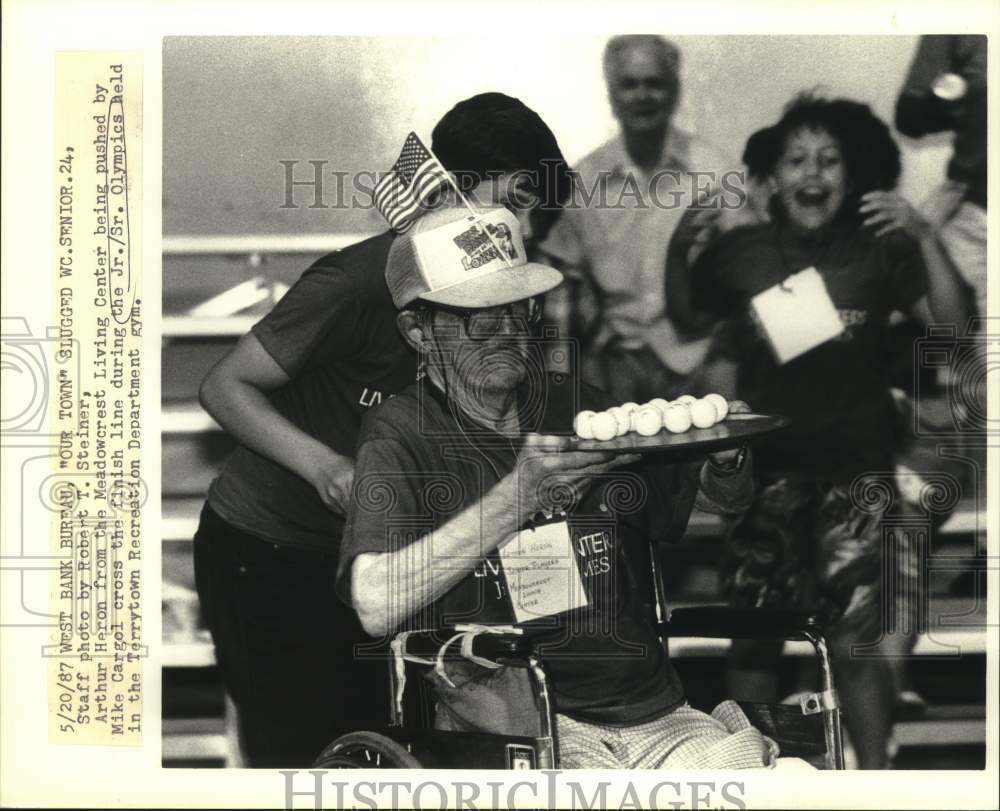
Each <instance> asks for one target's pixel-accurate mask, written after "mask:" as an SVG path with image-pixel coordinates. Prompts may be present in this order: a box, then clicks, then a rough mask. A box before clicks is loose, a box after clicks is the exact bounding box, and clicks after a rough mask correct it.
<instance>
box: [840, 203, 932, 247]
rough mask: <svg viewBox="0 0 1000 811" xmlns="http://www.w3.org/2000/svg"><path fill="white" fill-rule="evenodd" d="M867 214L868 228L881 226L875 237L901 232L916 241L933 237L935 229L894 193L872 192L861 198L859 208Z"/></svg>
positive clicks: (866, 222)
mask: <svg viewBox="0 0 1000 811" xmlns="http://www.w3.org/2000/svg"><path fill="white" fill-rule="evenodd" d="M858 211H860V212H861V213H862V214H867V215H868V217H867V218H866V219H865V225H866V226H871V227H875V226H881V227H880V228H879V229H878V230H877V231H876V232H875V236H877V237H881V236H884V235H885V234H888V233H891V232H892V231H897V230H901V231H904V232H905V233H907V234H909V235H910V236H911V237H913V238H914V239H916V240H922V239H925V238H926V237H929V236H932V235H933V232H934V229H933V228H932V227H931V224H930V223H929V222H927V220H925V219H924V218H923V217H922V216H920V213H919V212H918V211H917V210H916V209H915V208H914V207H913V206H911V205H910V204H909V202H908V201H907V200H906V198H904V197H903V196H902V195H900V194H897V193H896V192H894V191H870V192H868V194H866V195H864V196H863V197H862V198H861V206H860V207H859V208H858Z"/></svg>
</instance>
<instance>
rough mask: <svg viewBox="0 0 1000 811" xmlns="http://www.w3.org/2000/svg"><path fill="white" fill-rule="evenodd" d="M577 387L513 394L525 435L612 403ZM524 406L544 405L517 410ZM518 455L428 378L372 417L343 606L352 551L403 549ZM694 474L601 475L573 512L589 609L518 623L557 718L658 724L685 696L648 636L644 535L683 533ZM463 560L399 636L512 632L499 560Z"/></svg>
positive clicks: (665, 470) (346, 549) (361, 453)
mask: <svg viewBox="0 0 1000 811" xmlns="http://www.w3.org/2000/svg"><path fill="white" fill-rule="evenodd" d="M574 386H575V384H574V383H573V382H572V381H571V380H568V379H566V378H565V376H564V377H562V378H559V377H557V376H553V377H550V378H549V383H548V387H547V390H546V392H545V394H546V396H545V397H544V398H525V397H522V398H521V400H520V402H521V404H522V408H521V427H522V430H524V431H535V432H539V433H563V434H565V433H569V432H570V431H571V430H572V418H573V414H575V413H576V411H577V410H579V409H580V408H593V409H600V408H604V407H606V406H607V405H608V402H607V400H606V398H605V397H604V396H603V395H601V394H599V393H598V392H596V390H592V389H589V388H584V389H583V390H582V391H580V393H579V397H578V396H577V394H576V389H575V388H574ZM532 401H533V402H534V405H538V404H539V403H541V404H542V405H541V407H540V408H532V407H531V406H530V405H529V406H527V407H526V405H525V404H526V403H527V404H531V403H532ZM519 446H520V441H519V440H516V439H513V440H512V439H508V438H506V437H504V436H502V435H500V434H497V433H494V432H492V431H489V430H487V429H485V428H482V427H479V426H474V425H473V424H471V423H469V422H467V421H466V420H464V419H463V418H462V417H461V416H460V415H456V413H455V412H454V410H453V409H452V408H451V407H450V406H449V404H448V401H447V400H445V398H444V397H443V395H441V394H440V392H439V391H438V390H437V389H436V388H435V386H434V385H433V384H430V383H428V382H423V383H419V384H415V385H414V386H412V387H409V388H407V389H406V390H404V391H403V392H401V393H400V394H399V395H398V396H396V397H395V398H393V399H392V400H390V401H389V402H387V403H385V404H383V405H382V406H381V407H380V408H378V409H374V410H373V411H372V412H371V413H370V414H369V415H368V416H367V417H366V419H365V423H364V426H363V428H362V439H361V444H360V446H359V449H358V458H357V470H356V478H355V483H356V490H355V501H354V502H353V503H352V506H351V511H350V514H349V518H348V526H347V529H346V531H345V533H344V543H343V550H342V554H341V562H340V572H339V574H338V582H337V588H338V593H339V594H340V595H341V597H342V598H344V599H345V600H348V601H349V600H350V597H351V595H350V575H349V573H350V569H351V565H352V563H353V561H354V558H355V557H356V556H357V555H359V554H361V553H364V552H387V551H395V550H398V549H403V548H405V547H407V546H408V545H409V544H411V543H413V542H414V541H415V540H417V539H418V538H420V537H421V536H423V535H425V534H426V533H427V532H429V531H431V530H433V529H434V528H436V527H438V526H441V525H443V524H444V523H446V522H447V521H448V520H449V518H451V517H452V516H454V515H455V514H457V513H459V512H461V511H463V510H464V509H465V508H467V507H469V506H470V505H473V504H474V503H475V502H477V501H478V500H479V499H480V498H481V497H482V496H483V495H484V494H486V493H487V492H488V491H489V490H490V489H492V488H493V487H494V486H495V485H496V484H497V483H498V482H499V481H500V480H501V479H502V478H503V477H504V476H506V475H507V474H508V473H509V472H510V471H511V470H512V469H513V466H514V464H515V458H516V454H517V451H518V449H519ZM700 469H701V464H700V463H689V464H686V465H669V464H663V463H657V464H653V463H646V464H644V465H643V466H642V467H630V468H629V469H627V470H616V471H613V472H611V473H609V474H606V475H604V476H602V477H599V478H598V479H597V480H596V481H595V483H594V485H593V486H592V487H591V488H590V489H589V490H588V491H587V493H586V495H585V496H584V497H583V498H582V499H581V500H580V501H579V502H578V503H577V504H576V505H575V506H574V507H573V508H572V509H571V510H570V515H569V517H568V531H569V537H570V544H571V549H572V557H573V558H574V561H575V564H576V566H577V568H578V571H579V574H580V578H581V581H582V584H583V588H584V590H585V592H586V595H587V605H586V606H584V607H581V608H577V609H574V610H572V611H568V612H563V613H556V614H553V615H551V616H549V617H546V618H542V619H530V620H527V621H525V622H523V623H521V627H523V628H525V630H526V631H527V632H528V633H531V634H536V635H537V638H538V641H539V642H540V643H541V644H542V655H543V659H544V660H545V661H546V663H547V666H548V672H549V676H550V679H551V682H552V688H553V692H554V695H555V702H556V707H557V709H558V711H559V712H562V713H565V714H568V715H570V716H574V717H578V718H580V719H583V720H589V721H592V722H595V723H606V724H632V723H639V722H641V721H644V720H649V719H652V718H655V717H658V716H660V715H662V714H664V713H666V712H668V711H669V710H670V709H671V708H673V707H674V706H676V705H677V704H678V703H679V702H680V701H681V700H682V697H683V693H682V688H681V684H680V682H679V680H678V678H677V675H676V673H675V672H674V669H673V667H672V666H671V664H670V662H669V660H668V658H667V656H666V653H665V651H664V650H663V647H662V645H661V644H660V642H659V640H658V638H657V633H656V627H655V620H654V617H655V597H654V593H655V592H654V589H653V584H652V575H651V569H650V547H649V539H650V538H656V539H661V540H671V539H673V540H676V539H679V538H680V537H681V535H682V534H683V532H684V528H685V526H686V525H687V520H688V516H689V514H690V511H691V507H692V504H693V502H694V499H695V496H696V494H697V491H698V476H699V471H700ZM713 492H714V489H713ZM720 501H721V498H720ZM602 504H603V505H604V507H605V508H606V509H602ZM555 520H556V521H557V522H558V519H555ZM545 523H549V522H545ZM526 526H528V525H526ZM535 526H538V525H535ZM472 554H473V556H474V560H466V561H464V563H459V565H464V566H468V567H470V568H472V571H471V572H470V573H469V574H468V575H467V576H465V577H464V579H462V580H460V581H459V582H458V583H457V584H456V585H455V586H454V587H453V588H452V589H451V590H450V591H448V592H447V593H446V594H445V595H444V596H443V597H442V598H440V599H439V600H438V601H437V602H435V603H433V604H432V605H430V606H428V607H427V608H426V609H425V610H423V611H422V612H419V613H418V615H416V616H414V617H411V618H410V620H409V622H408V623H407V627H408V628H409V629H414V628H421V629H430V628H437V627H440V626H442V625H448V624H451V623H458V622H475V623H479V624H490V625H512V624H516V619H517V618H516V615H515V612H514V607H513V604H512V602H511V598H510V590H509V586H508V581H507V577H506V575H505V570H504V563H503V561H502V560H501V556H500V554H499V553H498V552H497V551H496V550H494V551H493V552H490V553H489V554H487V555H486V556H485V557H479V556H476V555H475V553H474V552H473V553H472ZM441 565H445V564H444V563H442V564H441ZM401 630H402V629H401Z"/></svg>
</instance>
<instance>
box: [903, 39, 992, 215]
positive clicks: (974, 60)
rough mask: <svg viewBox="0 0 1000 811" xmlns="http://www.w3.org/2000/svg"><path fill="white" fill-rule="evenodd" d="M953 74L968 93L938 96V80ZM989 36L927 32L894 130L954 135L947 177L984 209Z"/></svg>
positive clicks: (912, 134) (905, 89) (904, 89)
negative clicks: (964, 185)
mask: <svg viewBox="0 0 1000 811" xmlns="http://www.w3.org/2000/svg"><path fill="white" fill-rule="evenodd" d="M945 73H955V74H957V75H959V76H961V77H962V78H963V79H964V80H965V82H966V89H965V95H964V96H963V97H962V98H960V99H957V100H955V101H946V100H945V99H941V98H938V97H937V96H936V95H934V92H933V89H932V87H933V84H934V81H935V79H937V78H938V77H939V76H941V75H942V74H945ZM986 95H987V93H986V36H985V35H983V34H927V35H925V36H922V37H921V38H920V45H919V47H918V48H917V53H916V55H915V56H914V58H913V63H912V64H911V65H910V71H909V74H908V75H907V77H906V82H905V85H904V87H903V90H902V92H901V93H900V95H899V99H898V101H897V102H896V127H897V129H899V131H900V132H901V133H903V134H904V135H910V136H913V137H915V138H919V137H921V136H924V135H927V134H929V133H934V132H946V131H952V132H954V133H955V141H954V144H953V152H952V158H951V160H950V161H949V162H948V177H949V178H951V179H952V180H960V181H962V182H963V183H967V184H968V189H967V190H966V199H967V200H968V201H970V202H972V203H975V204H976V205H978V206H980V207H982V208H986V175H987V153H988V151H989V150H988V149H987V143H986Z"/></svg>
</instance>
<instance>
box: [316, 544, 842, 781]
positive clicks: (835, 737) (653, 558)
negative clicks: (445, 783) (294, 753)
mask: <svg viewBox="0 0 1000 811" xmlns="http://www.w3.org/2000/svg"><path fill="white" fill-rule="evenodd" d="M657 561H658V558H657V554H656V550H655V547H654V546H653V545H652V544H651V545H650V563H651V565H652V570H653V586H654V591H655V608H656V620H657V628H658V631H659V637H660V640H661V643H662V644H663V645H664V646H665V648H666V650H667V653H668V655H669V650H670V640H671V639H678V638H683V637H688V638H702V639H748V640H772V641H775V640H784V641H805V642H808V643H810V645H811V646H812V648H813V652H814V654H815V656H816V659H817V661H818V665H819V672H820V689H819V691H818V692H814V693H808V694H806V695H804V696H802V697H801V698H800V701H799V704H798V705H797V706H796V705H788V704H765V703H758V702H745V701H740V702H738V704H739V706H740V707H741V708H742V710H743V711H744V713H745V714H746V716H747V718H748V719H749V721H750V723H751V724H753V725H754V726H755V727H756V728H757V729H758V730H760V732H762V733H763V734H764V735H766V736H768V737H769V738H771V739H772V740H774V741H775V742H776V743H777V744H778V746H779V748H780V750H781V756H782V757H795V758H801V759H802V760H804V761H806V762H808V763H809V764H811V765H812V766H815V767H816V768H821V769H843V768H844V754H843V741H842V737H841V711H840V703H839V700H838V697H837V691H836V689H835V687H834V677H833V666H832V660H831V653H830V650H829V647H828V645H827V641H826V637H825V634H824V631H823V628H822V626H821V623H820V620H819V618H818V616H817V615H815V614H813V613H810V612H806V611H795V610H785V609H764V608H757V609H737V608H731V607H729V606H724V605H710V606H697V607H685V608H674V609H673V610H671V611H670V612H669V616H668V615H667V609H666V599H665V590H664V586H663V580H662V577H661V576H660V571H659V566H658V565H657ZM390 648H391V652H392V657H391V659H390V661H389V692H390V696H389V700H390V714H389V725H388V727H385V728H383V729H379V730H367V731H359V732H352V733H348V734H346V735H342V736H341V737H339V738H337V739H336V740H335V741H333V742H332V743H331V744H329V745H328V746H327V747H326V748H325V749H324V750H323V751H322V752H321V753H320V754H319V756H318V757H317V758H316V761H315V763H314V768H317V769H375V768H377V769H454V768H473V769H554V768H559V757H558V751H559V748H558V729H557V724H556V717H555V716H556V711H555V707H554V705H553V702H552V697H551V694H550V689H549V681H548V677H547V674H546V669H545V665H544V662H543V661H542V658H541V656H540V655H539V652H538V650H537V649H536V646H535V645H534V643H533V641H532V640H531V639H530V638H529V637H526V636H523V635H522V634H521V633H520V630H519V629H517V628H490V627H483V626H474V625H470V626H462V625H455V626H453V627H451V628H445V629H436V630H433V631H406V632H402V633H399V634H397V635H396V636H395V637H394V639H393V641H392V643H391V645H390ZM457 659H466V660H469V661H472V662H479V663H483V664H486V665H487V666H488V667H497V666H499V667H511V668H523V669H525V670H526V671H527V675H528V677H529V682H530V685H531V695H532V698H533V700H534V707H535V710H536V711H537V714H538V726H537V733H538V734H537V735H534V736H530V737H529V736H517V735H501V734H493V733H485V732H457V731H451V730H440V729H434V728H433V722H434V713H435V708H434V702H433V696H432V692H433V691H432V688H431V686H430V684H429V683H428V682H427V680H426V679H423V678H421V679H419V680H418V681H417V685H418V688H419V689H417V690H411V691H410V695H409V696H408V695H407V692H406V690H405V688H406V685H407V682H408V678H407V674H408V672H410V671H411V669H412V668H414V667H422V668H428V667H441V666H442V665H443V663H444V662H445V661H448V660H451V661H455V660H457ZM413 694H416V695H413ZM408 699H409V700H408ZM411 716H415V717H416V721H417V722H416V723H412V722H411Z"/></svg>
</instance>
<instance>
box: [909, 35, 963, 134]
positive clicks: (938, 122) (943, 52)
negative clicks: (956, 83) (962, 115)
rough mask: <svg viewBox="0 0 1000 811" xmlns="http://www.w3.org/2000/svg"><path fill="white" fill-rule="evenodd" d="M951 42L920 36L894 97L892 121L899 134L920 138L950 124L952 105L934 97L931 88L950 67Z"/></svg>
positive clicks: (942, 129) (947, 38)
mask: <svg viewBox="0 0 1000 811" xmlns="http://www.w3.org/2000/svg"><path fill="white" fill-rule="evenodd" d="M951 41H952V38H951V37H950V36H948V35H937V34H935V35H929V36H923V37H921V38H920V44H919V45H918V46H917V52H916V54H915V55H914V57H913V62H912V63H911V64H910V70H909V72H908V74H907V76H906V81H905V82H904V84H903V88H902V90H900V93H899V98H898V99H897V100H896V116H895V124H896V129H898V130H899V131H900V132H901V133H903V135H908V136H910V137H911V138H920V137H922V136H924V135H929V134H931V133H935V132H944V131H946V130H949V129H951V128H952V127H954V125H955V108H956V105H955V104H954V103H953V102H949V101H946V100H945V99H941V98H938V97H937V96H935V95H934V92H933V89H932V86H933V83H934V80H935V79H936V78H937V77H938V76H940V75H941V74H942V73H947V72H949V71H950V70H951V47H952V45H951Z"/></svg>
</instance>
